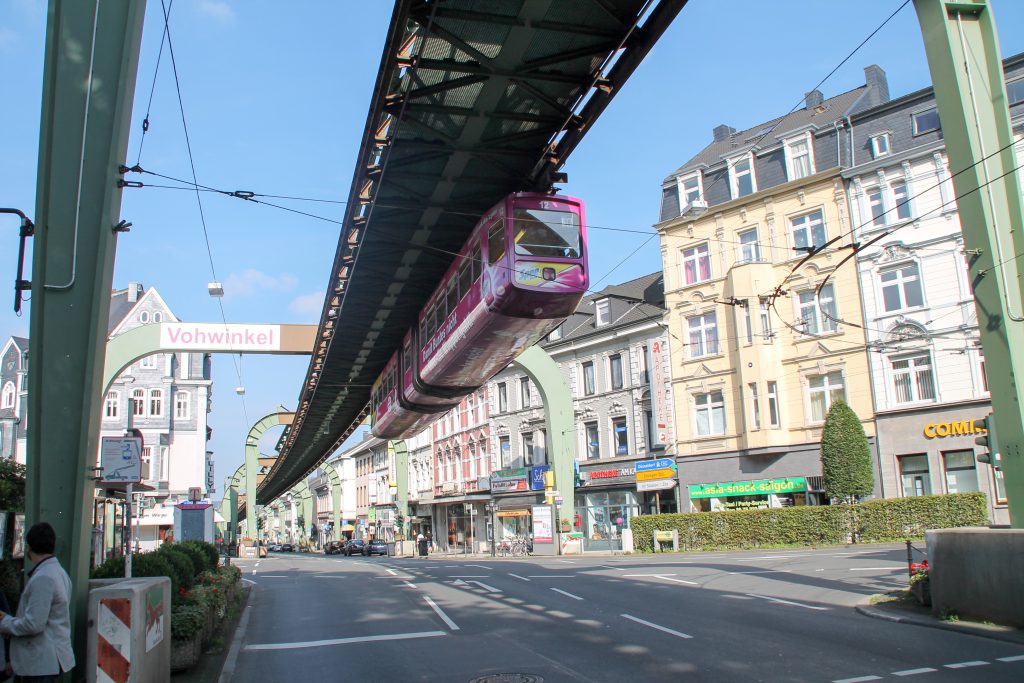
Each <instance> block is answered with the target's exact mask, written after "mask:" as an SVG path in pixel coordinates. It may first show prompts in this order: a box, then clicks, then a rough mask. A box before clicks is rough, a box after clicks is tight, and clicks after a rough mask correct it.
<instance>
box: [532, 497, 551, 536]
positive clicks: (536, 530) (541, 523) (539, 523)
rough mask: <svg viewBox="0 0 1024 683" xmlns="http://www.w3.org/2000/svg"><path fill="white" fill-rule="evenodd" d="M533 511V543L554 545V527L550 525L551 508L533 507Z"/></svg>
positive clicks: (545, 506)
mask: <svg viewBox="0 0 1024 683" xmlns="http://www.w3.org/2000/svg"><path fill="white" fill-rule="evenodd" d="M532 507H533V509H532V510H531V511H532V512H533V542H534V544H537V543H554V542H555V536H554V525H553V524H552V523H551V506H550V505H534V506H532Z"/></svg>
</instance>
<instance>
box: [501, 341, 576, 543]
mask: <svg viewBox="0 0 1024 683" xmlns="http://www.w3.org/2000/svg"><path fill="white" fill-rule="evenodd" d="M513 362H514V363H515V364H516V365H518V366H519V367H521V368H522V369H523V371H524V372H526V374H527V375H528V376H529V377H530V379H532V380H533V383H534V384H535V385H537V390H538V391H539V392H540V396H541V400H542V402H543V404H544V423H545V427H546V428H547V432H548V437H549V438H550V439H551V458H550V460H551V469H552V471H553V472H554V473H555V488H556V490H557V491H558V492H559V493H561V495H562V499H563V501H564V502H563V503H562V505H556V507H555V512H556V516H555V517H556V518H555V529H556V531H557V530H558V528H559V526H560V524H559V522H560V520H562V519H568V520H569V521H570V522H571V521H572V519H573V513H574V512H575V504H576V477H575V472H574V468H573V462H574V460H575V457H574V455H573V437H572V435H573V433H574V432H575V422H574V419H573V407H572V393H571V392H570V391H569V385H568V384H566V383H565V375H563V374H562V369H561V368H560V367H558V364H557V363H556V362H555V361H554V359H552V358H551V356H550V355H548V352H547V351H545V350H544V349H542V348H541V347H539V346H531V347H530V348H528V349H527V350H526V351H524V352H523V353H522V355H520V356H519V357H518V358H516V359H515V360H514V361H513Z"/></svg>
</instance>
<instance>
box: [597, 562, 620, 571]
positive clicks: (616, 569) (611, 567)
mask: <svg viewBox="0 0 1024 683" xmlns="http://www.w3.org/2000/svg"><path fill="white" fill-rule="evenodd" d="M597 566H598V567H604V568H605V569H614V570H615V571H617V572H624V571H626V570H625V569H624V568H622V567H613V566H611V565H608V564H599V565H597Z"/></svg>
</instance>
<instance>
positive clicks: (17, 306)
mask: <svg viewBox="0 0 1024 683" xmlns="http://www.w3.org/2000/svg"><path fill="white" fill-rule="evenodd" d="M0 213H9V214H14V215H15V216H18V217H19V218H21V226H20V228H19V230H18V237H19V242H18V272H17V274H16V275H15V276H14V312H15V313H18V314H20V313H21V293H22V292H25V291H30V290H31V289H32V281H31V280H26V279H24V278H23V277H22V275H23V274H24V270H25V241H26V240H27V239H28V238H29V237H35V234H36V224H35V223H33V222H32V219H31V218H29V217H28V216H26V215H25V213H24V212H23V211H21V210H20V209H8V208H0Z"/></svg>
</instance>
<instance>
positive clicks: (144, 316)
mask: <svg viewBox="0 0 1024 683" xmlns="http://www.w3.org/2000/svg"><path fill="white" fill-rule="evenodd" d="M139 322H140V323H148V322H149V311H143V312H142V313H139Z"/></svg>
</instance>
